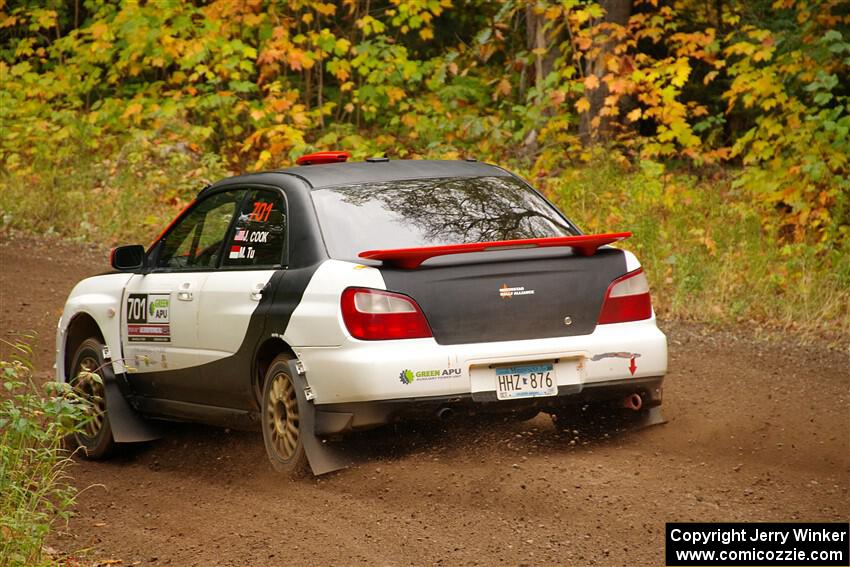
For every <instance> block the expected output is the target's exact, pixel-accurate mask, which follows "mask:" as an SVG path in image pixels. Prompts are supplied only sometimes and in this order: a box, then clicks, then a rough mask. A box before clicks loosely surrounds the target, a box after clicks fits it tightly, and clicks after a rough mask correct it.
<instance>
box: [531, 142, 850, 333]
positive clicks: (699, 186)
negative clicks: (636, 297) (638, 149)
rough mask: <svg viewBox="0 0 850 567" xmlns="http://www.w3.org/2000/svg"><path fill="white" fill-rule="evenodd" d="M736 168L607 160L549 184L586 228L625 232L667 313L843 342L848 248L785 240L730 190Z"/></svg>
mask: <svg viewBox="0 0 850 567" xmlns="http://www.w3.org/2000/svg"><path fill="white" fill-rule="evenodd" d="M731 177H732V172H730V171H724V170H716V171H715V172H714V175H713V177H710V178H704V179H698V178H696V177H694V176H690V175H686V174H675V173H669V172H667V171H666V170H665V169H664V168H663V167H662V166H661V165H660V164H655V163H652V162H643V163H642V164H641V165H640V166H639V167H635V168H631V169H630V170H624V169H623V168H622V166H621V165H617V164H614V163H613V162H611V161H610V160H604V159H603V160H598V161H597V162H594V163H591V164H589V165H588V166H584V167H582V168H578V169H572V170H567V171H565V172H563V173H562V174H561V175H559V176H558V177H557V178H554V179H549V180H547V181H546V182H545V190H546V192H547V193H548V194H549V196H550V197H551V198H552V199H553V200H554V201H555V202H556V203H557V204H558V206H559V207H560V208H561V209H562V210H563V211H564V212H565V213H567V215H568V216H570V217H571V218H572V219H573V220H574V221H575V222H577V223H578V224H579V226H580V227H582V228H583V229H584V230H586V231H588V232H609V231H610V232H613V231H620V230H629V231H632V232H633V233H634V235H633V237H632V238H631V239H630V240H628V241H626V242H625V243H624V246H625V247H626V248H628V249H630V250H632V251H633V252H635V254H636V255H637V256H638V258H639V259H640V260H641V262H642V263H643V265H644V266H645V267H646V269H647V272H648V275H649V278H650V283H651V285H652V291H653V300H654V304H655V307H656V310H657V311H658V312H659V313H660V314H661V315H662V316H665V317H671V318H676V319H684V320H692V321H700V322H706V323H711V324H715V325H728V324H736V323H748V324H754V325H756V326H762V327H764V328H765V329H766V330H768V331H771V330H772V331H775V332H778V333H779V334H780V335H782V334H789V333H791V334H794V335H796V338H797V339H802V341H803V342H806V341H826V342H827V343H829V344H831V345H832V346H841V347H844V348H846V346H847V340H848V337H850V246H848V244H847V243H845V245H844V246H843V247H834V248H833V249H826V250H824V249H818V248H816V247H814V246H810V245H807V244H805V243H780V242H779V237H778V233H779V227H777V226H773V225H771V224H770V222H766V221H765V219H768V221H769V220H770V218H771V217H770V212H769V211H759V210H757V209H756V208H755V206H754V205H753V204H752V202H751V201H750V199H749V198H748V195H747V194H746V193H744V192H743V190H741V189H736V188H734V187H733V185H732V182H731Z"/></svg>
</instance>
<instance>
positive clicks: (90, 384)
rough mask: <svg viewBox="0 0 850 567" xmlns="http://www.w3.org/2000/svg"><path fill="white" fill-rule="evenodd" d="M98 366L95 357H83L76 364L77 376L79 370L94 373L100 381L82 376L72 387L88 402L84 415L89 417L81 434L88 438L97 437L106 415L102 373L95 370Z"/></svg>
mask: <svg viewBox="0 0 850 567" xmlns="http://www.w3.org/2000/svg"><path fill="white" fill-rule="evenodd" d="M98 366H99V363H98V361H97V359H96V358H95V357H93V356H86V357H84V358H83V359H82V360H80V363H79V364H78V365H77V369H76V374H77V376H79V374H80V372H90V373H93V374H95V373H96V374H97V375H98V376H100V379H101V381H100V382H98V381H96V380H92V378H91V377H90V376H82V377H78V378H77V379H76V381H75V382H74V389H75V390H76V391H77V394H79V396H80V397H82V398H83V399H85V400H87V401H88V402H89V403H88V407H87V408H86V415H87V416H88V418H89V419H88V420H87V421H86V423H85V424H84V425H83V428H82V434H83V435H84V436H86V437H89V438H94V437H97V434H98V433H100V430H101V428H102V427H103V419H104V416H105V415H106V392H105V390H104V389H103V374H102V373H101V372H95V371H96V370H97V369H98Z"/></svg>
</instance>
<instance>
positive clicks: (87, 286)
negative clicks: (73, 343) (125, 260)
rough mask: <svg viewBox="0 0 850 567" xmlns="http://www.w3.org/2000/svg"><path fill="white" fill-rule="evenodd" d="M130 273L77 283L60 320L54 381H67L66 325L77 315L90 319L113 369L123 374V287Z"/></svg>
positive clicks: (105, 275)
mask: <svg viewBox="0 0 850 567" xmlns="http://www.w3.org/2000/svg"><path fill="white" fill-rule="evenodd" d="M132 276H133V274H126V273H115V274H104V275H101V276H94V277H91V278H87V279H85V280H83V281H81V282H80V283H78V284H77V285H76V286H75V287H74V289H73V290H71V294H70V295H69V296H68V301H67V302H65V309H64V311H63V312H62V317H61V318H60V319H59V325H58V328H57V330H56V380H57V381H58V382H66V381H67V379H68V376H65V356H66V352H65V347H66V342H67V333H68V326H69V325H70V324H71V322H72V321H73V320H74V318H75V317H76V316H78V315H80V314H86V315H88V316H89V317H91V318H92V319H93V320H94V322H95V323H96V324H97V326H98V328H99V329H100V333H101V335H102V336H103V340H104V343H105V344H106V346H107V348H109V353H110V358H111V359H112V360H113V362H112V370H113V372H115V374H123V373H124V372H126V368H125V367H124V364H123V360H122V357H123V354H122V349H121V317H122V305H121V302H122V297H123V295H124V287H125V286H126V285H127V282H129V281H130V278H131V277H132Z"/></svg>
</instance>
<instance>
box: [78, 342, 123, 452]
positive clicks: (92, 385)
mask: <svg viewBox="0 0 850 567" xmlns="http://www.w3.org/2000/svg"><path fill="white" fill-rule="evenodd" d="M102 366H103V343H102V342H101V341H100V339H96V338H89V339H86V340H84V341H83V342H82V344H80V346H79V347H78V348H77V352H75V353H74V358H73V362H72V363H71V375H70V376H69V377H68V379H69V381H70V384H71V386H72V387H73V388H74V391H76V392H77V394H79V395H80V396H82V397H84V398H86V399H87V400H89V402H90V403H91V406H92V407H91V411H90V412H89V416H90V419H89V421H88V422H87V423H85V424H84V425H83V427H82V429H81V430H80V431H78V432H76V433H74V435H73V439H74V442H75V443H76V445H77V446H78V447H79V448H80V449H82V451H81V453H82V454H83V456H84V457H86V458H87V459H92V460H100V459H105V458H106V457H108V456H109V455H110V454H112V453H113V452H114V451H115V440H114V439H113V437H112V426H111V425H110V423H109V412H108V411H107V408H106V390H105V389H104V387H103V379H104V376H103V371H102V370H100V368H101V367H102ZM82 371H88V372H93V373H96V374H97V375H98V376H100V379H101V382H97V381H95V380H92V379H91V378H86V377H81V376H80V372H82Z"/></svg>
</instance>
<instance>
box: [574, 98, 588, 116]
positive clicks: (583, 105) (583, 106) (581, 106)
mask: <svg viewBox="0 0 850 567" xmlns="http://www.w3.org/2000/svg"><path fill="white" fill-rule="evenodd" d="M576 110H578V111H579V112H587V111H588V110H590V101H589V100H587V99H586V98H585V97H581V98H580V99H578V101H577V102H576Z"/></svg>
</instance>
